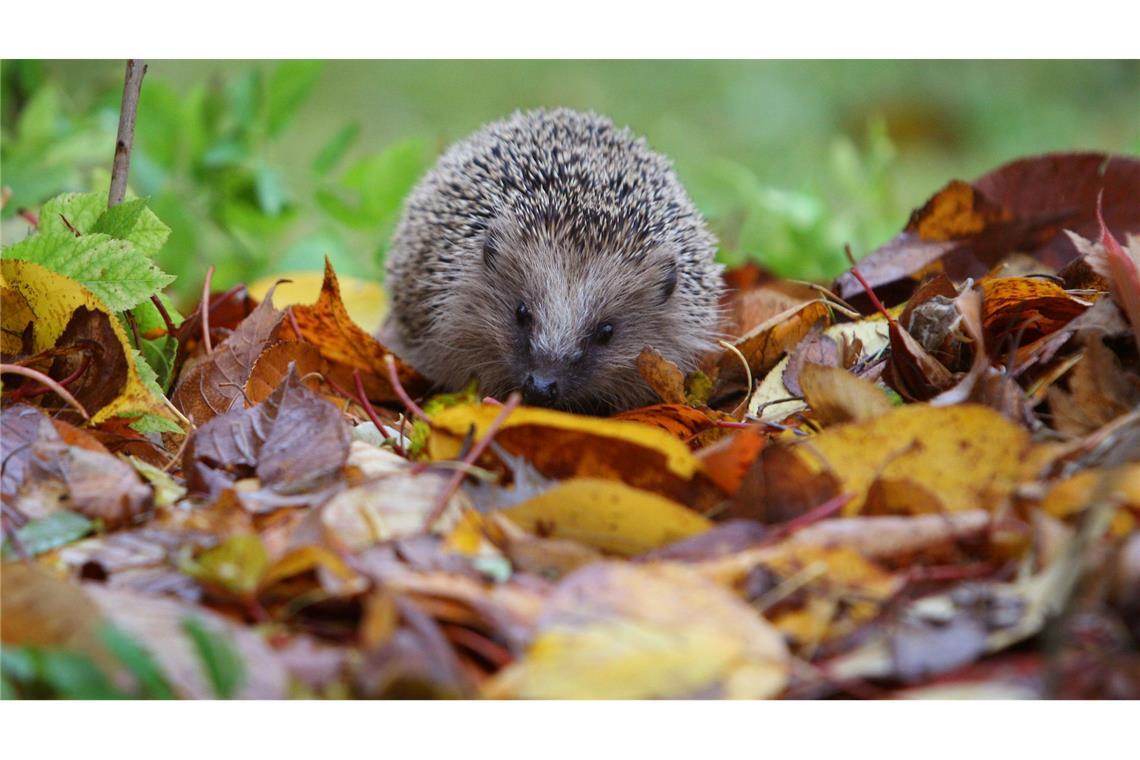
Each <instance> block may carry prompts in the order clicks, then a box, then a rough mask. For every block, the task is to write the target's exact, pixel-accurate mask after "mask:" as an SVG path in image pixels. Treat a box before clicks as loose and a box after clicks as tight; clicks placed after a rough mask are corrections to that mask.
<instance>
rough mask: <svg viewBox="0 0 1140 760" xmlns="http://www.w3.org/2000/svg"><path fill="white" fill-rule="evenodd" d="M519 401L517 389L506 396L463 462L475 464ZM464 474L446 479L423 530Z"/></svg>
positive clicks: (442, 508) (440, 511)
mask: <svg viewBox="0 0 1140 760" xmlns="http://www.w3.org/2000/svg"><path fill="white" fill-rule="evenodd" d="M520 403H522V396H521V395H519V392H518V391H515V392H514V393H512V394H511V395H510V397H509V398H507V401H506V403H505V404H503V408H502V409H501V410H500V411H499V414H498V416H497V417H495V419H494V420H493V421H492V422H491V424H490V425H489V426H488V427H487V432H486V433H484V434H483V437H482V438H480V439H479V441H478V443H476V444H475V445H474V446H472V447H471V451H469V452H467V456H465V457H464V458H463V462H464V463H465V464H475V463H476V462H477V461H479V457H481V456H483V452H484V451H486V450H487V447H488V446H490V445H491V441H492V440H493V439H494V437H495V433H497V432H499V428H501V427H502V426H503V423H504V422H506V421H507V417H510V416H511V412H513V411H514V410H515V409H517V408H518V406H519V404H520ZM466 476H467V473H466V472H464V471H463V470H459V471H457V472H456V473H455V474H454V475H452V476H451V480H450V481H448V484H447V486H446V487H445V488H444V489H443V491H442V492H441V493H440V495H439V500H438V501H437V502H436V504H435V506H434V507H433V508H432V510H431V514H429V515H428V517H427V519H426V520H424V527H423V529H424V531H430V530H431V526H433V525H435V522H436V520H438V519H439V518H440V517H442V516H443V513H444V511H446V509H447V505H448V503H449V502H450V501H451V497H452V495H453V494H454V493H455V492H456V490H458V488H459V484H460V483H462V482H463V478H465V477H466Z"/></svg>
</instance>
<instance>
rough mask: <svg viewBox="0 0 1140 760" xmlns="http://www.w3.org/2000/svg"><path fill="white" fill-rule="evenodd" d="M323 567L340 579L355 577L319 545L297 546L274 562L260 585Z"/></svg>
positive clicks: (270, 583)
mask: <svg viewBox="0 0 1140 760" xmlns="http://www.w3.org/2000/svg"><path fill="white" fill-rule="evenodd" d="M318 567H323V568H325V569H326V570H328V571H329V572H330V573H332V574H333V575H335V576H336V577H337V578H339V579H340V580H342V581H351V580H353V579H354V578H356V572H355V571H353V570H352V568H350V567H349V566H348V565H346V564H345V563H344V560H342V559H341V558H340V557H338V556H337V555H335V554H333V553H332V552H331V551H329V550H328V549H325V548H324V547H321V546H312V545H310V546H299V547H297V548H296V549H293V550H292V551H290V552H289V553H287V554H286V555H285V556H283V557H281V558H280V559H279V560H277V561H276V562H274V563H273V564H272V565H271V566H270V567H269V569H268V570H267V571H266V572H265V575H264V576H263V577H262V579H261V583H260V585H261V586H262V587H268V586H272V585H273V584H274V583H277V582H278V581H282V580H285V579H286V578H292V577H293V576H295V575H300V574H301V573H306V572H309V571H310V570H316V569H317V568H318Z"/></svg>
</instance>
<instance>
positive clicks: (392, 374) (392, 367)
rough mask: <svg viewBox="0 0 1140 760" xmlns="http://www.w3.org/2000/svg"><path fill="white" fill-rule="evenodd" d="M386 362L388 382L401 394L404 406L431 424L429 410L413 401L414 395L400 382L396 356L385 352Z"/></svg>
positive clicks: (398, 394) (397, 393)
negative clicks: (426, 410) (421, 407)
mask: <svg viewBox="0 0 1140 760" xmlns="http://www.w3.org/2000/svg"><path fill="white" fill-rule="evenodd" d="M384 364H385V366H387V367H388V383H389V384H390V385H391V386H392V390H394V391H395V392H396V395H397V396H399V398H400V401H403V402H404V406H406V407H408V410H409V411H411V413H412V414H414V415H416V416H417V417H419V418H420V419H421V420H423V421H424V422H426V423H428V424H429V425H430V424H431V417H428V416H427V412H425V411H424V410H423V409H420V407H419V405H418V404H417V403H416V402H415V401H412V397H411V396H409V395H408V392H407V391H406V390H404V386H403V385H402V384H401V383H400V375H399V373H398V372H396V360H395V358H393V356H392V355H391V354H384Z"/></svg>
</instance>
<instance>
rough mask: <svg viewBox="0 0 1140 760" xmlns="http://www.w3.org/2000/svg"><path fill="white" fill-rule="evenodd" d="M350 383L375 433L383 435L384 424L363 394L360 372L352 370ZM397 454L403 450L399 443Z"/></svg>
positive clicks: (365, 394) (366, 396) (366, 395)
mask: <svg viewBox="0 0 1140 760" xmlns="http://www.w3.org/2000/svg"><path fill="white" fill-rule="evenodd" d="M352 382H353V383H355V384H356V400H357V401H359V402H360V405H361V406H362V407H364V413H365V414H367V415H368V419H370V420H372V424H373V425H375V426H376V430H377V432H379V433H380V434H381V435H383V434H384V423H383V422H382V421H381V420H380V415H378V414H377V413H376V409H375V408H374V407H373V406H372V402H371V401H369V400H368V394H367V393H365V392H364V381H363V380H362V379H361V378H360V370H359V369H354V370H352ZM395 448H396V449H398V451H397V452H396V453H397V454H400V455H401V456H403V454H404V449H403V447H402V446H400V445H399V443H397V444H396V447H395Z"/></svg>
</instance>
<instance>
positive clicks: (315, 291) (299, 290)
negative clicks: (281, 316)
mask: <svg viewBox="0 0 1140 760" xmlns="http://www.w3.org/2000/svg"><path fill="white" fill-rule="evenodd" d="M337 279H338V281H339V282H340V298H341V302H342V303H344V307H345V309H347V310H348V314H349V316H350V317H352V319H353V321H354V322H356V324H358V325H360V326H361V328H363V329H364V330H365V331H366V332H368V333H369V334H375V333H376V331H377V330H379V329H380V323H382V322H383V321H384V317H385V316H386V314H387V312H388V299H387V295H386V294H385V293H384V288H383V287H382V286H381V285H380V283H378V282H372V281H370V280H358V279H356V278H354V277H343V276H342V277H338V278H337ZM279 280H289V282H282V283H281V284H280V285H278V286H277V290H275V291H273V305H274V306H275V307H277V308H278V309H284V308H285V307H286V306H292V305H293V304H303V305H309V304H314V303H316V302H317V298H319V297H320V295H321V284H322V283H323V282H324V274H323V272H282V273H281V274H274V275H270V276H268V277H262V278H261V279H260V280H258V281H257V282H255V283H253V284H252V285H250V286H249V294H250V295H251V296H253V297H254V298H256V299H257V300H258V301H263V300H265V294H266V293H268V292H269V289H270V288H272V287H273V286H274V284H276V283H277V282H278V281H279Z"/></svg>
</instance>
